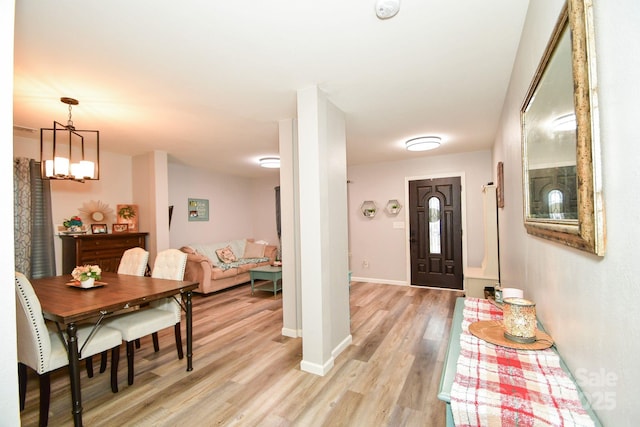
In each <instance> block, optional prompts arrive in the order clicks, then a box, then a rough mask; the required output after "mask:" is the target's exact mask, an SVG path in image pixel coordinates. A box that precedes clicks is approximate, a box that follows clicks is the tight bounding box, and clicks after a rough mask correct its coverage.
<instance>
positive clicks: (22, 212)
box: [13, 157, 56, 279]
mask: <svg viewBox="0 0 640 427" xmlns="http://www.w3.org/2000/svg"><path fill="white" fill-rule="evenodd" d="M13 200H14V234H15V268H16V271H19V272H21V273H23V274H24V275H26V276H27V277H29V278H33V279H37V278H40V277H46V276H55V275H56V258H55V251H54V245H53V236H54V234H53V218H52V213H51V188H50V184H49V181H48V180H43V179H41V178H40V163H39V162H36V161H35V160H33V159H27V158H24V157H20V158H17V159H15V161H14V168H13Z"/></svg>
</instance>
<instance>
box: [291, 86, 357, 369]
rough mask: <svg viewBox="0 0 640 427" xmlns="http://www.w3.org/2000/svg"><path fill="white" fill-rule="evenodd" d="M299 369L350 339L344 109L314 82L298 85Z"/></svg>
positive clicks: (323, 364)
mask: <svg viewBox="0 0 640 427" xmlns="http://www.w3.org/2000/svg"><path fill="white" fill-rule="evenodd" d="M297 148H298V183H299V188H300V191H299V212H300V251H299V254H300V280H301V286H300V290H301V303H302V310H301V311H302V325H303V328H302V338H303V339H302V353H303V354H302V362H301V364H300V367H301V369H302V370H304V371H307V372H311V373H314V374H318V375H324V374H326V373H327V372H328V371H329V370H330V369H331V368H332V367H333V362H334V359H335V357H336V356H337V355H338V354H340V353H341V352H342V350H344V349H345V348H346V347H347V346H348V345H349V344H350V343H351V333H350V317H349V283H348V236H347V176H346V175H347V173H346V171H347V168H346V134H345V119H344V114H343V113H342V112H341V111H340V110H339V109H338V108H336V107H335V106H334V105H333V104H331V103H330V102H329V101H328V100H327V97H326V95H325V94H324V93H323V92H321V91H320V90H319V89H318V87H317V86H313V87H310V88H307V89H302V90H299V91H298V144H297Z"/></svg>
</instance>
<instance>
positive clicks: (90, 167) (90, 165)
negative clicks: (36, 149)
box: [40, 97, 100, 182]
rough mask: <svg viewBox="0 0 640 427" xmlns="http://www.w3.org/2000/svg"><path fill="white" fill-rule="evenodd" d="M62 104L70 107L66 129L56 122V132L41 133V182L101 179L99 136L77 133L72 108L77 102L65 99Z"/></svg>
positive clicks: (89, 133) (47, 130)
mask: <svg viewBox="0 0 640 427" xmlns="http://www.w3.org/2000/svg"><path fill="white" fill-rule="evenodd" d="M60 101H61V102H62V103H64V104H67V105H68V106H69V119H68V120H67V125H66V126H65V125H63V124H62V123H58V122H57V121H55V120H54V122H53V128H42V129H40V165H41V176H42V179H68V180H73V181H79V182H84V181H85V180H87V179H88V180H95V179H100V154H99V151H100V132H99V131H97V130H79V129H76V127H75V126H74V125H73V120H71V108H72V106H73V105H78V104H79V102H78V100H77V99H73V98H66V97H63V98H60Z"/></svg>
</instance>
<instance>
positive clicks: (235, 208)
mask: <svg viewBox="0 0 640 427" xmlns="http://www.w3.org/2000/svg"><path fill="white" fill-rule="evenodd" d="M277 177H278V171H277V170H275V171H274V176H273V178H270V179H265V180H257V179H249V178H239V177H235V176H231V175H223V174H219V173H215V172H208V171H203V170H198V169H194V168H191V167H188V166H184V165H179V164H176V163H171V162H170V163H169V205H173V206H174V208H173V218H172V220H171V229H170V233H169V234H170V242H171V247H174V248H179V247H180V246H183V245H188V244H189V243H216V242H223V241H226V240H232V239H243V238H246V237H253V238H255V239H257V240H266V241H268V242H269V243H270V244H278V242H277V240H278V238H277V234H276V224H275V193H274V190H273V188H274V187H275V186H276V185H277V183H278V180H277V179H278V178H277ZM189 198H196V199H208V200H209V221H191V222H190V221H189V220H188V217H187V201H188V199H189ZM257 216H258V218H256V217H257Z"/></svg>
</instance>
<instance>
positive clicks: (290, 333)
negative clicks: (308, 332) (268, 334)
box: [282, 328, 302, 338]
mask: <svg viewBox="0 0 640 427" xmlns="http://www.w3.org/2000/svg"><path fill="white" fill-rule="evenodd" d="M282 335H284V336H285V337H291V338H298V337H301V336H302V329H291V328H282Z"/></svg>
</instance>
